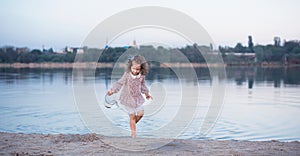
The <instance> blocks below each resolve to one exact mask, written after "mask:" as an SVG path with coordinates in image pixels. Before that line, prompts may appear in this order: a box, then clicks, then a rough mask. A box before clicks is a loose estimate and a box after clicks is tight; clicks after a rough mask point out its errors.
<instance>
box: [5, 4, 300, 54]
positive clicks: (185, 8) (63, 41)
mask: <svg viewBox="0 0 300 156" xmlns="http://www.w3.org/2000/svg"><path fill="white" fill-rule="evenodd" d="M141 6H161V7H168V8H171V9H175V10H178V11H180V12H182V13H184V14H187V15H188V16H190V17H192V18H193V19H195V20H196V21H197V22H198V23H199V24H201V25H202V26H203V27H204V28H205V29H206V31H207V32H208V33H209V35H210V36H211V37H212V39H213V41H214V43H215V44H216V45H222V46H224V45H228V46H235V44H236V43H237V42H241V43H242V44H243V45H247V42H248V35H252V37H253V42H254V44H257V43H260V44H272V43H273V38H274V36H279V37H280V38H281V40H282V41H283V40H284V39H286V40H300V20H299V19H300V18H299V17H300V16H299V15H300V1H299V0H252V1H249V0H248V1H241V0H226V1H221V0H220V1H217V0H205V1H201V0H199V1H196V0H195V1H188V0H185V1H182V0H126V1H125V0H124V1H122V0H120V1H116V0H86V1H83V0H82V1H79V0H42V1H41V0H2V1H0V20H1V25H0V46H5V45H13V46H16V47H23V46H27V47H29V48H31V49H33V48H39V49H40V48H42V45H44V46H45V48H50V47H53V48H54V49H55V50H59V49H62V48H64V47H65V46H74V47H78V46H80V45H81V43H82V42H83V40H84V39H85V37H86V36H87V35H88V33H89V32H90V31H91V30H92V29H93V28H95V27H96V26H97V24H99V23H101V22H102V21H103V20H104V19H106V18H109V17H110V16H112V15H114V14H116V13H118V12H121V11H124V10H127V9H130V8H135V7H141ZM122 22H124V21H120V23H122ZM144 31H146V32H147V31H149V30H146V29H145V30H144ZM161 34H164V33H161ZM152 35H153V33H152ZM171 36H172V34H168V33H166V34H165V37H164V39H165V40H168V41H165V43H169V44H170V45H172V46H182V45H180V44H184V43H183V42H181V41H179V40H180V39H179V38H176V37H171ZM146 37H147V35H139V34H138V33H136V34H134V33H132V35H130V34H127V35H126V34H125V35H124V36H122V38H123V39H122V40H121V39H120V40H119V41H118V40H116V41H115V42H118V43H116V45H118V44H119V45H122V44H131V43H132V40H134V39H135V40H136V41H137V43H145V42H147V39H146ZM174 40H176V41H174Z"/></svg>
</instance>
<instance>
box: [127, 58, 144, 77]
mask: <svg viewBox="0 0 300 156" xmlns="http://www.w3.org/2000/svg"><path fill="white" fill-rule="evenodd" d="M133 61H134V62H135V63H137V64H140V65H141V74H142V75H146V74H147V73H148V63H147V61H146V59H145V58H144V57H143V56H141V55H135V56H133V57H131V58H129V60H128V64H127V72H130V71H131V66H132V62H133Z"/></svg>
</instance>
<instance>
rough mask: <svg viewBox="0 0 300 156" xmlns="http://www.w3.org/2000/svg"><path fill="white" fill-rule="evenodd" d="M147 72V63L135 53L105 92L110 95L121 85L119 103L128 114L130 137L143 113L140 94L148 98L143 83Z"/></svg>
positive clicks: (148, 95) (134, 133) (142, 100)
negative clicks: (118, 77)
mask: <svg viewBox="0 0 300 156" xmlns="http://www.w3.org/2000/svg"><path fill="white" fill-rule="evenodd" d="M147 72H148V64H147V62H146V60H145V58H144V57H143V56H141V55H136V56H134V57H132V58H130V59H129V61H128V66H127V70H126V72H125V73H124V74H123V76H122V78H121V79H120V80H118V81H117V82H116V83H114V84H113V87H112V89H111V90H110V91H108V92H107V94H108V95H109V96H110V95H112V94H114V93H117V92H118V91H119V90H120V89H121V88H122V86H123V89H122V92H121V95H120V103H121V104H122V105H123V106H124V107H125V109H126V111H127V112H128V114H129V117H130V120H129V123H130V130H131V137H132V138H135V137H136V123H138V122H139V121H140V120H141V118H142V117H143V115H144V108H143V103H144V102H145V100H144V98H143V96H142V94H145V96H146V99H147V100H149V99H150V98H152V97H151V95H150V94H149V90H148V88H147V87H146V84H145V75H146V74H147Z"/></svg>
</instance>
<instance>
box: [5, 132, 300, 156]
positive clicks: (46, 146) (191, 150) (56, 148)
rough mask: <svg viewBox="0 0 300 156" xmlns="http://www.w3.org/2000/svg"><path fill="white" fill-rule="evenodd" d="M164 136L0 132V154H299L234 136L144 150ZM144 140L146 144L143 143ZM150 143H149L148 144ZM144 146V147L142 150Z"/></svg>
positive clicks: (293, 146)
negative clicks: (128, 147)
mask: <svg viewBox="0 0 300 156" xmlns="http://www.w3.org/2000/svg"><path fill="white" fill-rule="evenodd" d="M163 140H164V139H151V138H134V139H132V138H130V137H108V136H102V135H96V134H94V133H92V134H82V135H79V134H24V133H7V132H0V155H19V156H22V155H48V156H50V155H300V142H298V141H292V142H279V141H275V140H271V141H237V140H225V141H223V140H180V139H175V140H171V141H170V142H169V143H167V144H165V145H164V146H161V147H158V148H155V149H150V150H146V148H145V145H146V144H147V146H155V145H153V143H156V142H159V141H162V142H163ZM114 141H117V142H118V143H121V144H123V145H124V147H125V146H127V145H128V146H131V147H132V146H135V147H138V148H139V149H140V150H139V151H131V150H125V149H119V148H116V147H113V146H112V144H110V142H111V143H112V142H114ZM143 143H146V144H143ZM151 143H152V144H151ZM143 149H145V150H143Z"/></svg>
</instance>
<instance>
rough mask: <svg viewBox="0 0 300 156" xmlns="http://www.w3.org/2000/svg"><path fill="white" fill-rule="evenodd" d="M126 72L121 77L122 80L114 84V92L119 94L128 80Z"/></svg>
mask: <svg viewBox="0 0 300 156" xmlns="http://www.w3.org/2000/svg"><path fill="white" fill-rule="evenodd" d="M126 75H127V74H126V72H125V73H124V74H123V76H122V77H121V79H119V80H118V81H117V82H115V83H114V84H113V87H112V89H111V90H112V91H113V92H115V93H117V92H118V91H119V90H120V89H121V88H122V86H123V85H124V84H125V83H126V79H127V76H126Z"/></svg>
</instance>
